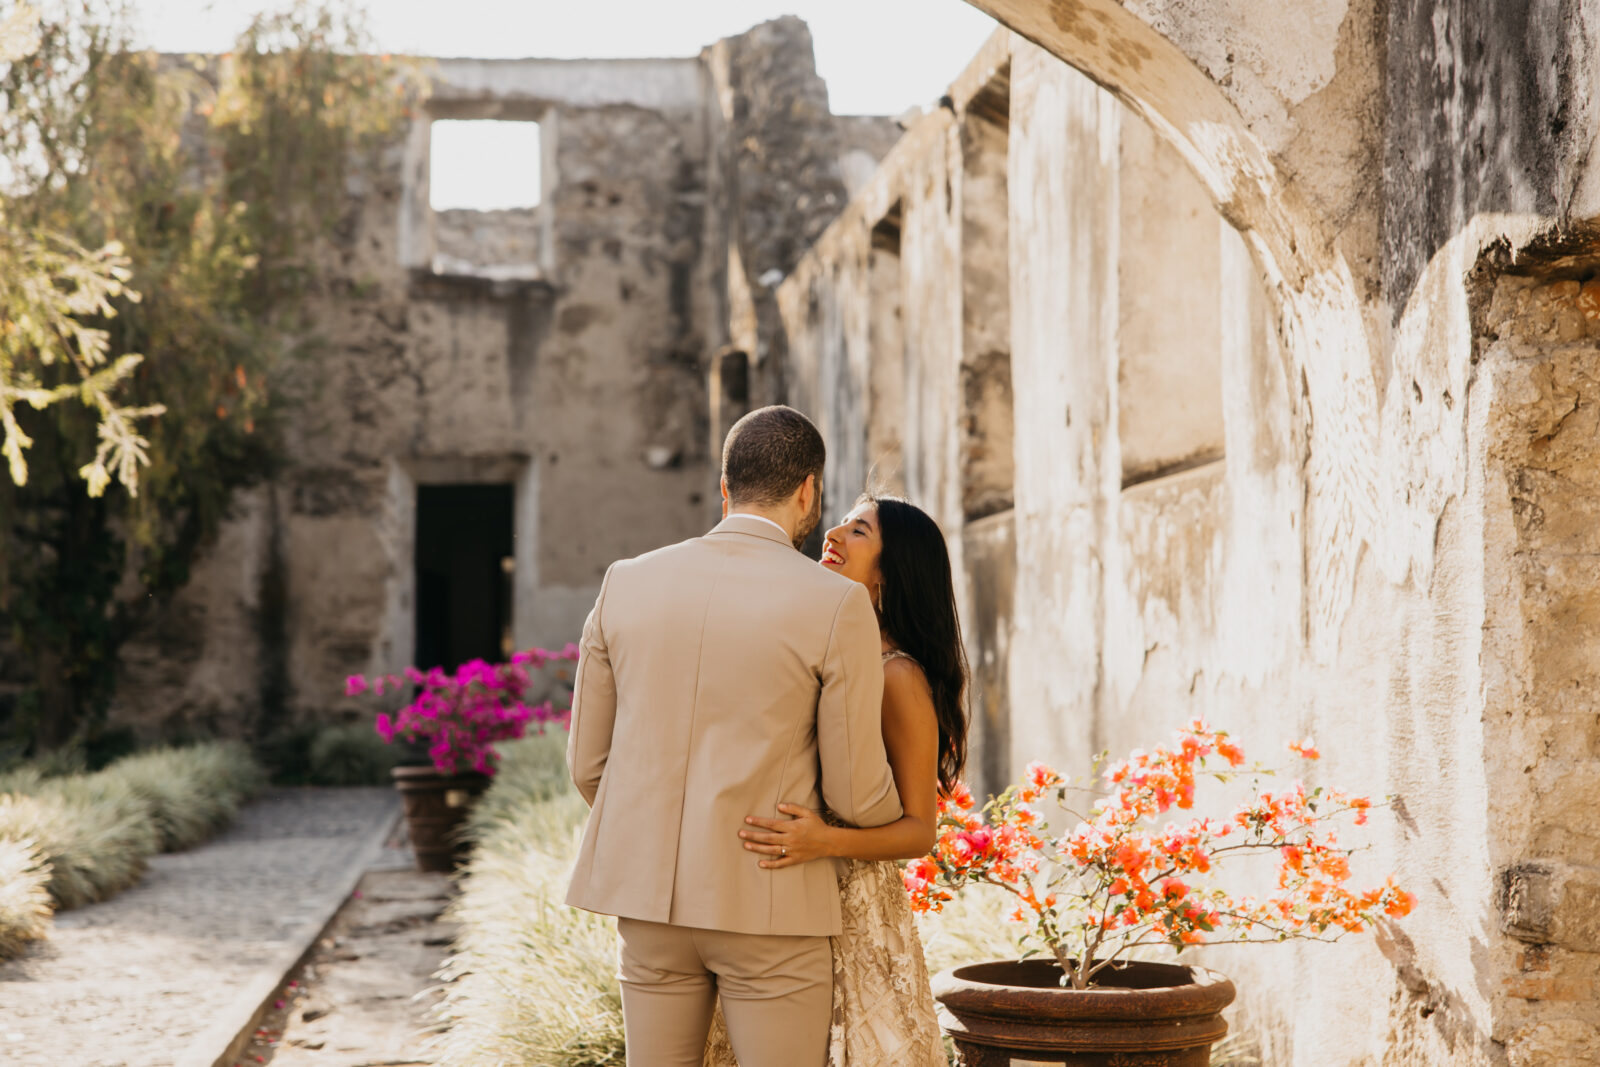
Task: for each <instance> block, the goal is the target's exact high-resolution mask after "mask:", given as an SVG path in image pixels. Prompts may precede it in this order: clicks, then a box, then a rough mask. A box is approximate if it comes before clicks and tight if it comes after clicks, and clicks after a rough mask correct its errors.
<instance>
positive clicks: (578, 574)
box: [114, 19, 899, 736]
mask: <svg viewBox="0 0 1600 1067" xmlns="http://www.w3.org/2000/svg"><path fill="white" fill-rule="evenodd" d="M431 74H432V79H433V87H432V94H431V97H430V99H429V100H428V102H427V104H426V111H425V113H424V114H421V115H419V116H418V117H417V118H416V120H415V121H414V122H413V123H412V124H411V125H410V127H409V129H407V130H405V131H403V132H402V133H401V134H400V135H399V136H397V137H396V138H395V140H394V142H393V144H392V145H391V146H390V148H389V150H388V151H387V153H386V154H385V156H384V158H383V162H382V165H381V167H379V168H378V169H377V170H376V171H375V172H370V173H360V174H358V175H356V176H355V177H354V178H353V179H352V181H351V184H350V189H349V194H350V199H349V214H348V216H347V219H346V221H345V224H344V225H343V226H341V227H340V233H339V234H338V235H336V237H335V240H334V243H333V246H332V248H331V250H330V259H329V262H328V264H327V266H328V273H329V279H330V280H329V284H328V285H327V287H326V291H325V292H324V293H323V294H322V296H321V298H320V299H319V301H318V306H317V308H316V319H317V324H318V326H319V328H320V330H321V332H322V333H323V335H324V336H325V337H326V338H327V342H328V343H327V346H326V349H325V352H324V354H323V355H322V357H321V358H320V360H319V361H318V362H317V363H316V365H314V366H310V367H307V368H306V375H307V377H306V379H305V380H304V382H303V383H302V387H301V389H300V393H301V395H300V396H299V397H298V403H297V405H296V407H295V408H294V410H293V414H292V421H291V425H290V427H289V433H288V438H289V456H288V460H289V462H288V465H287V469H286V470H285V471H284V473H283V474H282V475H280V476H278V477H276V478H275V479H274V480H273V481H271V482H270V483H269V484H267V485H266V486H264V487H262V488H260V489H258V490H256V491H253V492H249V493H245V494H241V496H240V499H239V500H238V501H237V504H236V508H235V514H234V517H233V518H232V519H231V520H230V521H229V522H228V523H227V524H226V527H225V529H224V530H223V532H222V535H221V537H220V539H219V541H218V543H217V544H216V545H215V546H213V547H212V549H211V550H210V551H209V552H208V554H207V555H206V557H205V558H204V559H203V560H201V561H200V563H199V565H198V566H197V568H196V570H195V574H194V578H193V580H192V581H191V583H190V585H189V586H188V588H187V589H186V590H184V591H183V592H182V593H181V594H180V595H179V596H177V597H176V598H175V600H174V601H173V602H172V603H171V604H170V605H169V606H168V607H167V608H166V610H165V611H163V612H162V613H161V616H160V618H159V619H158V621H157V622H156V624H155V625H154V626H153V627H152V628H151V629H150V631H149V632H148V633H147V634H146V635H144V636H143V637H141V638H140V639H139V640H136V641H135V642H133V643H132V644H130V645H129V646H128V648H127V649H126V652H125V655H124V657H123V664H122V678H121V684H120V687H119V697H118V703H117V706H116V708H115V709H114V715H115V716H116V718H117V719H118V720H119V721H122V722H127V723H130V724H133V725H135V726H136V727H138V728H139V729H140V730H141V731H142V732H144V733H146V734H150V735H162V734H166V735H173V734H184V733H188V732H194V731H204V730H222V731H224V732H231V733H243V734H246V735H255V736H261V735H263V734H264V733H268V732H271V731H272V730H275V729H279V728H281V727H283V726H284V725H286V724H290V723H317V722H325V721H328V720H329V719H330V718H334V717H337V716H338V715H340V714H341V708H342V706H343V703H344V702H343V701H342V679H343V677H344V676H345V675H347V674H350V673H353V672H368V671H375V670H395V669H398V668H399V667H401V666H404V665H405V664H407V663H410V662H412V661H413V659H414V658H415V657H416V656H417V655H419V654H422V653H426V652H428V651H436V650H429V649H423V650H419V649H418V647H417V642H418V640H419V638H420V639H421V640H423V642H424V643H427V641H428V640H430V637H429V633H428V630H427V627H426V625H424V626H422V627H420V628H419V623H418V620H419V616H427V615H429V614H430V613H431V614H432V615H434V616H437V617H438V618H439V619H442V620H444V622H445V623H446V624H447V625H445V626H444V628H445V630H447V631H449V632H451V633H454V634H456V636H458V637H459V635H460V633H461V632H464V631H471V630H481V629H484V627H485V626H488V627H489V628H490V630H489V632H487V633H486V634H484V635H483V636H484V638H485V639H486V640H485V641H480V642H479V643H480V644H485V643H486V644H487V645H488V649H489V651H488V654H490V655H493V654H495V653H496V652H498V651H500V649H501V645H502V643H503V644H506V645H511V646H515V647H519V648H520V647H526V646H529V645H534V644H541V645H552V644H553V645H556V646H559V645H561V644H563V643H564V642H566V641H568V640H572V639H574V638H575V636H576V635H577V632H578V630H579V629H580V627H581V624H582V621H583V617H584V615H585V613H586V612H587V611H588V608H589V606H590V605H591V604H592V603H593V601H594V596H595V594H596V591H597V590H598V587H599V582H600V579H601V577H602V575H603V574H604V572H605V568H606V566H607V565H608V564H609V563H610V562H611V561H612V560H614V559H617V558H619V557H624V556H630V555H635V554H638V553H640V552H644V551H648V550H649V549H652V548H655V547H658V546H660V545H662V544H666V543H669V542H672V541H676V540H681V539H683V538H685V537H689V536H691V535H694V534H697V533H700V532H702V531H703V530H704V529H705V528H706V527H707V525H708V524H709V523H710V522H711V521H713V520H714V518H715V516H716V514H717V504H718V501H717V498H716V495H715V494H716V489H715V486H716V478H715V464H716V460H717V456H716V454H715V452H714V451H713V449H712V447H711V442H712V440H713V433H712V426H711V420H712V419H713V418H714V417H720V418H723V419H727V418H729V417H737V415H738V414H742V412H743V410H744V409H745V407H746V406H748V405H749V404H750V403H753V402H757V401H759V400H761V399H762V398H763V397H764V396H767V395H770V389H771V386H770V385H769V384H767V383H768V382H769V381H770V380H771V379H772V373H771V370H770V368H771V367H773V366H775V365H777V364H778V363H779V362H780V361H781V353H774V354H771V355H769V354H767V353H765V352H763V351H761V350H760V349H759V348H758V347H757V346H756V344H755V341H754V335H755V332H756V331H755V328H754V326H753V325H752V324H753V323H754V322H755V321H758V320H759V319H760V317H761V316H764V315H765V316H769V317H770V315H771V311H770V307H771V305H772V296H771V293H770V285H771V283H772V278H771V277H768V279H767V281H765V282H763V281H761V278H762V277H763V276H766V275H768V274H769V272H776V275H777V276H781V275H782V274H783V273H784V272H786V271H787V270H788V269H789V268H790V267H792V266H793V263H794V260H795V259H796V258H798V256H799V255H800V253H801V251H802V250H803V249H804V248H805V247H806V246H807V244H809V242H810V240H811V239H812V238H813V237H814V236H815V235H816V234H817V233H819V232H820V231H821V230H822V228H823V227H825V226H826V225H827V223H828V221H830V220H831V219H832V217H833V216H834V215H835V214H837V212H838V211H839V209H840V208H842V207H843V205H844V203H845V201H846V200H847V199H848V197H849V192H850V189H849V186H848V179H850V177H851V175H861V174H863V173H866V172H870V170H871V168H872V166H873V165H874V164H875V163H876V161H877V159H878V157H879V156H880V155H881V154H882V152H883V150H884V149H886V147H887V145H888V143H890V142H891V141H892V139H893V137H894V136H895V135H897V134H898V133H899V130H898V127H896V126H894V124H893V123H890V122H887V121H885V120H872V119H840V118H835V117H834V116H832V115H831V114H830V113H829V111H828V107H827V94H826V89H825V87H824V86H823V84H822V82H821V80H820V79H819V78H818V77H817V76H816V72H815V70H814V68H813V65H812V58H811V41H810V36H809V32H808V31H807V30H806V28H805V25H804V24H803V23H801V22H799V21H798V20H795V19H784V20H779V21H777V22H772V23H768V24H765V25H763V26H759V27H757V28H755V29H754V30H752V31H750V32H749V33H748V34H745V35H744V36H742V37H738V38H733V39H730V40H727V41H723V42H720V43H719V44H717V45H715V46H713V47H711V48H709V49H707V50H706V51H705V52H704V53H703V54H701V55H700V56H697V57H689V58H684V59H663V60H581V61H552V60H467V59H447V60H438V61H436V62H434V63H433V64H432V68H431ZM436 119H466V120H471V119H499V120H509V121H528V122H537V123H538V124H539V128H540V136H541V145H542V152H541V157H542V170H543V173H542V175H541V176H540V177H541V179H542V180H541V182H540V185H541V187H542V197H541V199H540V202H539V203H538V204H537V206H535V207H531V208H528V209H521V210H510V211H496V212H473V211H446V212H437V213H435V212H434V211H433V210H432V209H431V208H430V206H429V195H428V170H429V131H430V126H431V123H432V122H433V121H434V120H436ZM747 319H748V324H747V322H746V320H747ZM730 324H732V325H731V326H730ZM746 334H748V335H749V336H748V339H746V338H745V336H744V335H746ZM739 345H743V346H744V347H743V348H740V347H738V346H739ZM733 353H742V354H747V358H745V359H744V360H742V361H741V363H740V365H741V368H742V371H743V372H744V374H745V377H746V379H747V380H746V383H745V384H744V385H743V386H742V388H741V389H740V390H739V393H738V396H737V397H736V398H735V400H736V403H737V405H738V407H737V408H736V409H724V410H723V411H722V412H721V414H720V415H718V413H717V412H716V411H715V410H714V409H713V407H712V406H711V405H710V404H709V403H708V397H707V381H708V379H709V377H710V375H709V370H710V368H711V367H713V366H716V365H720V363H722V362H729V363H731V362H733V360H732V354H733ZM474 487H477V488H479V489H483V490H485V492H482V493H478V494H477V495H474V493H473V488H474ZM433 490H447V492H433ZM452 493H453V494H455V495H454V496H452V495H450V494H452ZM419 503H420V505H421V506H422V508H423V510H424V511H428V510H430V509H433V510H438V509H439V508H443V509H444V511H443V512H442V513H441V514H442V515H443V517H442V518H438V519H437V521H435V520H432V519H429V518H428V516H427V515H419V510H418V509H419ZM469 505H470V509H469V510H461V509H463V508H468V507H469ZM451 509H455V510H454V511H453V512H452V510H451ZM458 527H459V528H465V530H466V532H464V533H459V536H457V535H456V534H452V533H451V531H452V529H455V528H458ZM491 527H492V528H494V529H491ZM429 531H432V532H429ZM440 538H443V539H445V540H450V539H451V538H454V541H455V542H461V541H462V539H463V538H465V539H467V540H468V541H470V542H471V543H454V547H450V546H446V548H447V549H448V551H450V552H454V555H453V556H450V557H449V558H448V559H447V560H445V561H444V563H442V564H440V565H441V566H450V567H457V568H467V569H469V570H470V571H471V573H470V574H465V575H463V574H456V575H454V576H453V577H452V576H449V575H444V576H437V575H433V574H431V573H429V572H428V571H427V570H426V568H425V567H424V566H423V565H422V563H421V562H419V558H420V557H419V551H421V552H426V551H431V550H430V549H427V547H426V546H421V547H420V548H419V539H421V540H429V539H432V540H439V539H440ZM419 576H420V579H421V583H422V586H423V587H422V588H419ZM435 578H437V581H436V580H435ZM457 579H459V580H460V581H466V582H468V584H472V585H476V586H477V587H479V590H478V594H479V595H477V596H476V597H475V598H474V599H473V601H472V606H471V607H470V608H464V607H463V605H462V604H461V603H460V599H461V598H460V597H457V602H456V603H455V604H454V606H452V605H450V604H448V603H446V601H444V600H441V599H439V598H440V597H448V596H450V595H451V594H450V592H449V587H450V584H451V582H452V581H455V580H457ZM457 584H458V585H459V581H458V582H457ZM430 585H437V586H440V587H441V589H430V588H429V586H430ZM441 590H442V591H441ZM430 598H432V599H430ZM430 605H432V606H431V607H430ZM463 612H465V614H463ZM491 617H498V618H499V620H500V621H499V623H496V622H495V621H494V618H491ZM423 621H424V623H426V621H427V619H426V618H424V620H423ZM495 625H502V626H503V630H504V632H503V633H496V632H494V631H493V627H494V626H495ZM501 638H503V642H502V640H501ZM474 647H477V646H474ZM343 713H348V714H352V715H353V714H356V713H357V708H356V707H355V706H354V705H353V704H352V705H350V706H349V707H348V708H344V709H343Z"/></svg>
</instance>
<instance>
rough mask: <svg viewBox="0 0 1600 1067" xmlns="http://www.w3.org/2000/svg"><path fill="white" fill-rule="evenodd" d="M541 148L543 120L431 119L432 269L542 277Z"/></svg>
mask: <svg viewBox="0 0 1600 1067" xmlns="http://www.w3.org/2000/svg"><path fill="white" fill-rule="evenodd" d="M542 150H543V145H542V143H541V140H540V127H539V124H538V123H537V122H531V121H524V120H505V119H435V120H434V121H433V122H432V124H431V125H430V128H429V162H428V171H429V174H428V200H429V205H430V207H431V208H432V228H433V273H435V274H441V275H461V276H469V277H480V278H492V279H493V278H499V279H506V280H516V279H534V278H537V277H538V276H539V266H538V265H539V263H540V261H541V257H540V241H541V236H540V235H541V229H542V223H541V219H540V214H541V213H540V211H539V205H540V202H541V199H542V196H543V192H544V190H543V188H542V185H541V178H542V171H541V166H542V163H541V152H542Z"/></svg>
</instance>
